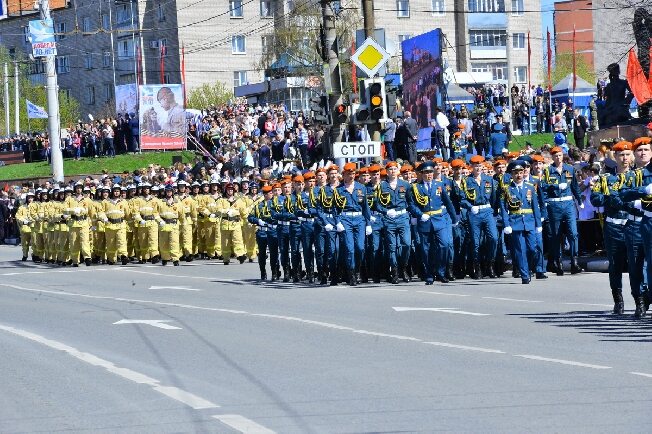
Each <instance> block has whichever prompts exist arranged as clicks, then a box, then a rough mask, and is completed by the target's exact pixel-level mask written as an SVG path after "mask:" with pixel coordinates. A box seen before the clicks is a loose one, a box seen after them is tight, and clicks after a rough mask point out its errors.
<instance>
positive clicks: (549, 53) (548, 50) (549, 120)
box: [546, 28, 553, 132]
mask: <svg viewBox="0 0 652 434" xmlns="http://www.w3.org/2000/svg"><path fill="white" fill-rule="evenodd" d="M546 33H547V39H548V49H547V51H546V53H547V57H548V110H549V111H550V118H549V119H548V126H549V127H550V132H552V115H553V113H552V78H551V69H552V48H550V29H548V28H546Z"/></svg>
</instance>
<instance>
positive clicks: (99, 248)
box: [90, 187, 111, 264]
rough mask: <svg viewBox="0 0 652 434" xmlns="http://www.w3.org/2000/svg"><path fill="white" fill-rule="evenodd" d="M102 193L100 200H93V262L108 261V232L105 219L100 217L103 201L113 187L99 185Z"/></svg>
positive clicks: (91, 214) (103, 262) (91, 213)
mask: <svg viewBox="0 0 652 434" xmlns="http://www.w3.org/2000/svg"><path fill="white" fill-rule="evenodd" d="M98 192H99V194H100V196H99V198H98V200H95V201H93V207H92V208H91V210H90V211H91V212H90V216H91V221H92V222H93V226H92V228H91V229H92V230H93V263H94V264H97V263H100V262H101V263H102V264H105V263H106V233H105V225H104V221H103V220H102V219H101V218H100V213H101V212H102V201H103V200H106V199H108V198H109V195H110V193H111V189H110V188H109V187H98Z"/></svg>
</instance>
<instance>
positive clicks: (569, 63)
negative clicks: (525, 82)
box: [542, 53, 596, 86]
mask: <svg viewBox="0 0 652 434" xmlns="http://www.w3.org/2000/svg"><path fill="white" fill-rule="evenodd" d="M544 63H545V62H544ZM544 68H546V67H545V66H544ZM572 72H573V53H560V54H557V55H556V56H555V64H554V65H553V67H552V71H551V74H550V75H551V77H552V85H553V86H554V85H555V84H557V83H559V82H560V81H561V80H562V79H563V78H564V77H566V76H567V75H568V74H570V73H572ZM575 72H576V74H577V76H578V77H581V78H583V79H584V80H586V81H587V82H589V83H591V84H595V83H596V77H595V72H594V71H593V67H592V66H591V65H589V64H588V63H587V62H586V61H585V60H584V57H583V56H582V55H581V54H577V55H576V56H575ZM542 76H543V77H548V71H547V70H545V69H544V72H543V75H542Z"/></svg>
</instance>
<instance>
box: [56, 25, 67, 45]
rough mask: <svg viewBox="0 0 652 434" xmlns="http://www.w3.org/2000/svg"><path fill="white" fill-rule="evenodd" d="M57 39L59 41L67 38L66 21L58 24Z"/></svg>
mask: <svg viewBox="0 0 652 434" xmlns="http://www.w3.org/2000/svg"><path fill="white" fill-rule="evenodd" d="M57 39H58V40H59V41H61V40H63V39H66V23H59V24H58V25H57Z"/></svg>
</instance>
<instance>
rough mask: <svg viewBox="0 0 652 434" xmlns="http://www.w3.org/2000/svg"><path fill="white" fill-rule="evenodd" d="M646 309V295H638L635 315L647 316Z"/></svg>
mask: <svg viewBox="0 0 652 434" xmlns="http://www.w3.org/2000/svg"><path fill="white" fill-rule="evenodd" d="M646 311H647V309H646V307H645V297H636V310H635V311H634V317H635V318H643V317H645V313H646Z"/></svg>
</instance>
